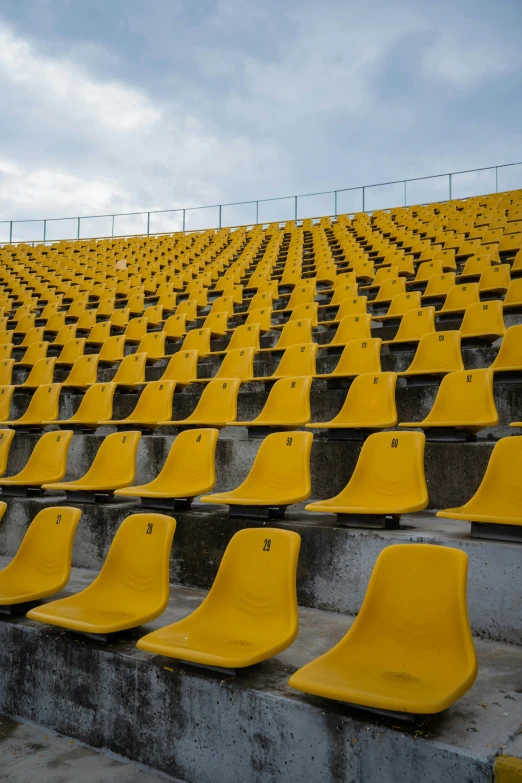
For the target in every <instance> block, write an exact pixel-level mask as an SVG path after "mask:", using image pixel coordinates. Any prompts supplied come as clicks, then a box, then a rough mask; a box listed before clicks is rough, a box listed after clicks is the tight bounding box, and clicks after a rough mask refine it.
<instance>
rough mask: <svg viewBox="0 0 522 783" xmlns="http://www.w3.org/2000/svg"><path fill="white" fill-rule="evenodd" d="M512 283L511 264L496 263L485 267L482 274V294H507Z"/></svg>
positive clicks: (480, 284) (480, 287)
mask: <svg viewBox="0 0 522 783" xmlns="http://www.w3.org/2000/svg"><path fill="white" fill-rule="evenodd" d="M510 283H511V275H510V266H509V264H496V265H495V266H490V267H488V268H487V269H485V270H484V271H483V272H482V274H481V275H480V282H479V289H480V293H481V294H505V293H506V291H507V290H508V288H509V285H510Z"/></svg>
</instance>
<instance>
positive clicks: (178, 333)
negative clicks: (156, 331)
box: [163, 313, 187, 340]
mask: <svg viewBox="0 0 522 783" xmlns="http://www.w3.org/2000/svg"><path fill="white" fill-rule="evenodd" d="M186 333H187V315H186V313H176V314H175V315H171V316H169V318H167V320H166V321H165V323H164V324H163V334H164V335H165V337H166V338H167V339H169V340H182V339H183V337H185V335H186Z"/></svg>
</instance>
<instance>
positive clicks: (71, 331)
mask: <svg viewBox="0 0 522 783" xmlns="http://www.w3.org/2000/svg"><path fill="white" fill-rule="evenodd" d="M76 328H77V327H76V324H66V325H65V326H62V328H61V329H60V330H59V331H58V332H57V334H56V337H55V338H54V340H53V345H58V346H60V345H61V346H63V345H65V343H66V342H67V341H68V340H74V338H75V337H76Z"/></svg>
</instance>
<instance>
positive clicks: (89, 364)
mask: <svg viewBox="0 0 522 783" xmlns="http://www.w3.org/2000/svg"><path fill="white" fill-rule="evenodd" d="M97 379H98V354H96V353H90V354H85V355H84V356H79V357H78V358H77V359H76V361H75V362H74V364H73V366H72V367H71V370H70V372H69V375H68V376H67V378H66V379H65V381H64V382H63V383H62V386H63V387H65V388H72V389H86V388H87V387H88V386H92V384H93V383H96V381H97Z"/></svg>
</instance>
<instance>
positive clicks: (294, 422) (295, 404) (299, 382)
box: [227, 376, 312, 437]
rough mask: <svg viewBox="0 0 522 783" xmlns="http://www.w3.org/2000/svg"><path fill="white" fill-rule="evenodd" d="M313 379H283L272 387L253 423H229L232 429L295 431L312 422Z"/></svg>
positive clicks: (262, 431)
mask: <svg viewBox="0 0 522 783" xmlns="http://www.w3.org/2000/svg"><path fill="white" fill-rule="evenodd" d="M311 386H312V378H311V377H309V376H308V377H306V376H300V377H295V378H281V379H280V380H278V381H276V382H275V383H274V385H273V386H272V388H271V390H270V393H269V395H268V398H267V400H266V402H265V405H264V407H263V410H262V411H261V413H260V414H259V416H257V417H256V418H255V419H252V421H238V422H235V421H234V422H232V421H229V422H227V424H228V426H230V427H248V428H249V429H250V428H251V427H256V428H257V427H259V428H260V434H259V435H258V437H260V436H262V433H265V432H269V431H270V429H271V428H276V429H294V428H295V427H303V426H304V425H305V424H307V422H309V421H310V416H311V413H310V389H311Z"/></svg>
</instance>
